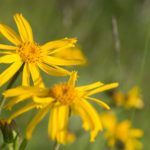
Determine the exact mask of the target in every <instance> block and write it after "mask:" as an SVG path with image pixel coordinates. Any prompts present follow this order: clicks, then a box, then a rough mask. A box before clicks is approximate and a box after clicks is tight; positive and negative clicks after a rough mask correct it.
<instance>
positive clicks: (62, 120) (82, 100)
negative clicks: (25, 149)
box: [4, 72, 118, 144]
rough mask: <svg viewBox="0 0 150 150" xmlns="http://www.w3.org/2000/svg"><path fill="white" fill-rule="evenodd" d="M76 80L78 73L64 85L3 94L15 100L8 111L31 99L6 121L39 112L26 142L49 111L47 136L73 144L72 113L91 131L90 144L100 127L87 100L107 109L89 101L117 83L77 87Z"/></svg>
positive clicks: (27, 133)
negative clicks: (33, 111) (30, 99)
mask: <svg viewBox="0 0 150 150" xmlns="http://www.w3.org/2000/svg"><path fill="white" fill-rule="evenodd" d="M76 80H77V72H72V74H71V76H70V78H69V80H68V82H67V83H60V84H55V85H54V86H52V87H51V88H39V87H17V88H14V89H10V90H7V91H5V92H4V96H5V97H14V98H13V99H12V100H10V101H9V102H8V103H7V104H6V105H5V108H8V109H11V108H12V107H13V106H14V105H16V104H17V103H19V102H22V101H24V100H28V99H29V98H31V97H32V101H30V102H29V103H28V104H27V105H26V106H24V107H23V108H21V109H20V110H18V111H16V112H15V113H14V114H12V115H11V116H10V117H9V119H8V121H11V120H12V119H14V118H16V117H17V116H19V115H21V114H23V113H25V112H27V111H29V110H31V109H33V108H37V109H39V112H38V113H37V115H36V116H35V117H34V118H33V119H32V121H31V122H30V123H29V125H28V127H27V132H26V138H27V139H30V138H31V136H32V132H33V130H34V128H35V127H36V125H37V124H38V123H39V122H40V121H41V120H42V119H43V117H44V116H45V115H46V114H47V113H48V111H49V110H51V113H50V117H49V123H48V135H49V137H50V138H51V139H52V140H56V141H57V142H58V143H61V144H66V143H68V142H71V141H73V140H74V135H73V134H71V133H70V132H68V121H69V116H70V115H71V114H72V113H73V114H77V115H79V116H80V117H81V119H82V121H83V128H84V129H85V130H91V132H90V134H91V138H90V141H91V142H93V141H94V140H95V137H96V135H97V134H98V132H99V131H101V130H102V124H101V121H100V118H99V115H98V113H97V112H96V110H95V109H94V107H93V106H92V105H91V104H90V103H89V102H88V100H89V101H91V102H96V103H97V104H98V105H100V106H102V107H104V108H106V109H109V106H108V105H107V104H106V103H104V102H103V101H101V100H99V99H96V98H92V97H91V95H93V94H96V93H100V92H102V91H105V90H109V89H112V88H115V87H117V86H118V83H112V84H106V85H104V84H103V83H101V82H96V83H93V84H89V85H85V86H79V87H76V86H75V82H76Z"/></svg>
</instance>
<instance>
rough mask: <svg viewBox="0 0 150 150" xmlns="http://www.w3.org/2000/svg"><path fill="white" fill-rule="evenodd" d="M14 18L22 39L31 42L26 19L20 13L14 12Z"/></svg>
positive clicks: (30, 30)
mask: <svg viewBox="0 0 150 150" xmlns="http://www.w3.org/2000/svg"><path fill="white" fill-rule="evenodd" d="M14 19H15V22H16V24H17V27H18V30H19V33H20V36H21V39H22V41H23V42H26V41H30V42H33V34H32V29H31V26H30V24H29V23H28V21H27V20H26V19H25V18H24V17H23V16H22V14H16V15H15V16H14Z"/></svg>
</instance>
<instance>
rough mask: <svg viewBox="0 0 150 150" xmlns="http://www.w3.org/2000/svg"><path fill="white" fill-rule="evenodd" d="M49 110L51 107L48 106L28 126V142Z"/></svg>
mask: <svg viewBox="0 0 150 150" xmlns="http://www.w3.org/2000/svg"><path fill="white" fill-rule="evenodd" d="M49 108H50V106H47V107H46V108H44V109H41V110H39V112H38V113H37V114H36V115H35V116H34V118H33V119H32V121H31V122H30V123H29V125H28V126H27V129H26V138H27V140H29V139H31V137H32V132H33V130H34V128H35V127H36V126H37V124H38V123H39V122H40V121H41V120H42V119H43V118H44V117H45V115H46V114H47V112H48V111H49Z"/></svg>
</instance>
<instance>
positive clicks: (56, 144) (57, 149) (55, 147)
mask: <svg viewBox="0 0 150 150" xmlns="http://www.w3.org/2000/svg"><path fill="white" fill-rule="evenodd" d="M59 148H60V144H59V143H57V142H55V144H54V148H53V150H59Z"/></svg>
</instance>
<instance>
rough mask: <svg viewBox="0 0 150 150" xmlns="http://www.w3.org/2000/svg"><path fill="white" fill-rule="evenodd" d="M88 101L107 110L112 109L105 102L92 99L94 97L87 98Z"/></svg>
mask: <svg viewBox="0 0 150 150" xmlns="http://www.w3.org/2000/svg"><path fill="white" fill-rule="evenodd" d="M86 98H87V99H88V100H91V101H93V102H95V103H97V104H98V105H100V106H101V107H103V108H105V109H108V110H109V109H110V107H109V106H108V105H107V104H106V103H105V102H103V101H101V100H99V99H96V98H92V97H86Z"/></svg>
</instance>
